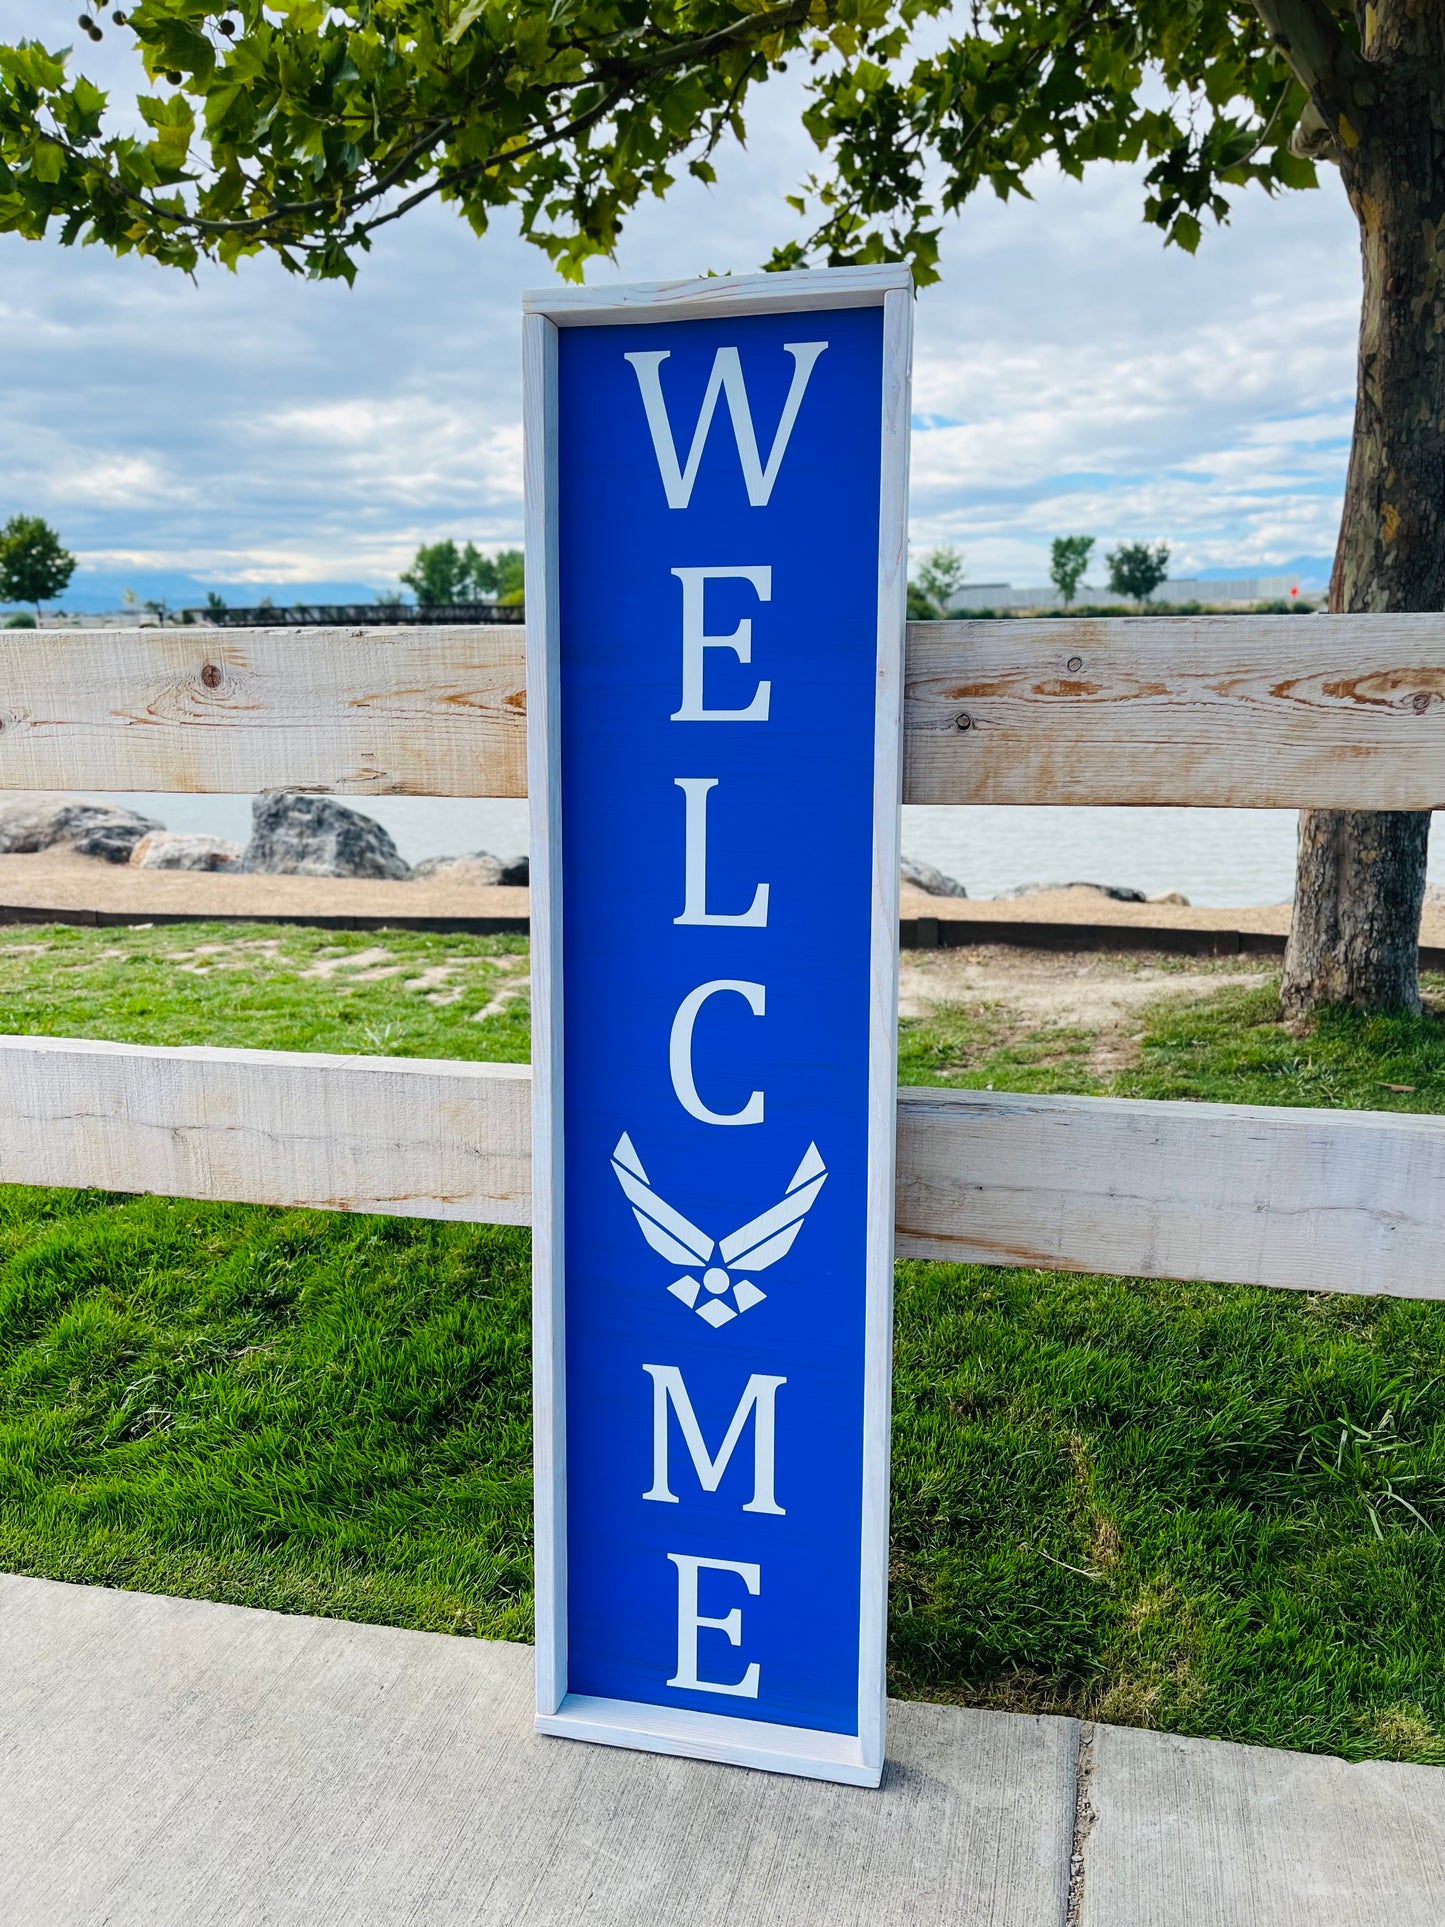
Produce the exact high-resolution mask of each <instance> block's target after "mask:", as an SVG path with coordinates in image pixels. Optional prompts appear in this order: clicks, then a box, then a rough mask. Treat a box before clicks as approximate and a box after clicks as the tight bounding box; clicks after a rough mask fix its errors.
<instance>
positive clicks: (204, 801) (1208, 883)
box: [97, 795, 1445, 905]
mask: <svg viewBox="0 0 1445 1927" xmlns="http://www.w3.org/2000/svg"><path fill="white" fill-rule="evenodd" d="M97 800H101V799H99V798H97ZM104 800H105V801H108V802H115V803H120V804H128V805H129V807H130V808H132V809H137V810H143V811H144V812H145V814H146V815H148V816H155V817H159V819H160V820H161V822H163V823H164V824H165V825H166V826H167V827H168V828H169V829H173V830H209V831H210V832H211V833H212V834H214V835H216V836H229V837H234V838H235V840H236V841H237V842H238V843H244V842H245V840H246V838H247V836H248V835H249V834H250V824H251V808H250V799H249V798H248V797H244V796H147V795H131V796H118V795H117V796H110V797H106V798H105V799H104ZM345 800H346V801H348V802H349V803H351V804H352V806H353V807H355V808H357V809H362V810H365V811H366V813H367V814H368V815H369V816H374V817H375V818H376V819H377V821H378V822H380V823H382V824H384V825H385V826H386V828H387V829H388V830H389V831H390V832H391V834H392V836H393V837H394V838H395V840H396V845H397V848H398V849H399V850H400V851H401V853H402V855H403V856H404V857H405V858H406V859H407V860H408V862H411V863H416V862H418V861H419V860H420V859H421V858H422V857H425V856H451V855H456V854H459V853H460V852H461V851H463V850H491V851H493V852H494V853H495V854H496V855H498V856H514V855H517V854H519V853H520V852H521V851H523V850H525V849H526V847H527V806H526V804H525V803H523V802H514V801H502V800H487V799H473V798H466V799H463V798H451V797H432V796H386V797H367V798H364V799H363V798H357V797H349V798H347V799H345ZM1294 842H1295V816H1294V812H1293V810H1160V809H1119V810H1097V809H1079V810H1064V809H1055V808H1045V807H1039V808H1021V809H1006V808H1001V807H994V806H992V805H979V806H977V807H973V806H969V807H962V808H947V809H945V808H936V807H933V806H928V805H915V804H910V805H909V806H908V807H906V808H905V809H904V812H903V847H904V849H905V850H906V851H907V853H908V854H909V855H910V856H914V857H920V858H922V859H923V860H924V861H925V862H927V863H935V864H937V866H938V868H939V869H940V870H943V871H946V872H947V874H948V875H949V876H954V877H957V878H958V880H959V881H960V882H961V883H962V884H964V885H965V887H966V888H967V890H968V893H969V895H970V896H975V897H992V896H999V895H1001V894H1002V893H1003V892H1004V891H1006V890H1011V889H1014V888H1016V887H1017V886H1018V885H1019V884H1024V883H1069V882H1075V881H1083V882H1088V883H1124V884H1131V885H1133V887H1134V888H1135V889H1139V890H1143V891H1145V892H1146V893H1148V894H1150V895H1152V894H1154V893H1155V892H1157V891H1161V890H1182V891H1183V892H1184V894H1185V896H1187V897H1188V898H1189V899H1190V901H1191V902H1193V903H1200V904H1220V905H1243V904H1251V903H1282V902H1283V901H1284V900H1285V899H1286V898H1287V897H1289V896H1290V894H1291V893H1292V891H1293V889H1294ZM1430 880H1431V882H1432V883H1441V884H1445V837H1440V836H1437V837H1435V838H1433V839H1432V849H1431V861H1430Z"/></svg>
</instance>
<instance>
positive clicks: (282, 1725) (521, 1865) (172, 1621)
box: [0, 1577, 1445, 1927]
mask: <svg viewBox="0 0 1445 1927" xmlns="http://www.w3.org/2000/svg"><path fill="white" fill-rule="evenodd" d="M531 1673H532V1669H531V1652H530V1649H528V1648H525V1647H520V1646H509V1645H502V1644H496V1643H490V1642H482V1641H477V1640H465V1639H446V1638H441V1637H437V1636H435V1635H432V1634H428V1633H405V1632H396V1631H393V1630H390V1629H388V1628H385V1627H379V1626H353V1625H348V1624H344V1623H342V1622H340V1621H335V1620H319V1619H302V1618H295V1617H289V1616H285V1615H280V1614H274V1613H262V1612H253V1611H249V1610H247V1609H245V1608H243V1607H235V1606H214V1605H206V1604H198V1603H196V1602H193V1601H187V1600H172V1599H159V1598H153V1597H151V1596H149V1595H146V1594H138V1593H120V1592H105V1591H101V1590H100V1589H98V1588H88V1587H73V1586H59V1585H52V1584H50V1583H48V1582H46V1581H43V1580H35V1579H15V1578H3V1577H0V1921H3V1922H4V1927H212V1923H214V1927H262V1923H264V1924H265V1927H291V1924H292V1923H295V1927H303V1923H304V1927H341V1924H342V1923H345V1924H346V1927H402V1923H405V1924H406V1927H453V1923H456V1924H460V1923H469V1924H470V1923H477V1924H478V1927H481V1924H483V1923H484V1924H485V1927H504V1924H505V1927H571V1924H572V1923H576V1922H587V1923H589V1924H590V1923H597V1927H614V1924H615V1927H702V1924H703V1923H704V1922H706V1923H723V1922H725V1923H727V1927H755V1924H756V1927H847V1923H850V1922H864V1921H866V1922H869V1923H870V1924H871V1927H934V1923H937V1924H938V1927H944V1923H947V1927H1440V1923H1441V1922H1442V1921H1445V1773H1442V1772H1438V1771H1436V1770H1435V1769H1433V1768H1429V1767H1407V1766H1353V1767H1352V1766H1345V1765H1342V1764H1341V1763H1340V1762H1338V1761H1335V1760H1329V1759H1316V1758H1310V1757H1306V1756H1304V1755H1299V1754H1290V1753H1272V1752H1266V1751H1263V1750H1260V1749H1255V1748H1249V1747H1236V1746H1219V1745H1213V1744H1210V1743H1209V1742H1207V1741H1196V1740H1175V1739H1169V1738H1166V1737H1163V1736H1160V1735H1157V1734H1149V1733H1138V1732H1132V1731H1128V1730H1125V1729H1123V1728H1117V1727H1090V1726H1084V1727H1080V1726H1079V1725H1078V1724H1077V1723H1076V1722H1074V1721H1072V1720H1056V1719H1032V1718H1022V1717H1018V1716H1015V1715H1011V1714H1001V1713H976V1712H967V1711H962V1710H960V1709H958V1708H955V1707H943V1706H923V1705H902V1704H900V1705H895V1706H894V1707H893V1709H892V1712H891V1724H890V1745H889V1758H890V1765H889V1769H888V1772H887V1775H886V1777H885V1779H884V1783H883V1787H882V1789H881V1791H879V1792H877V1793H873V1792H865V1791H860V1790H857V1789H850V1788H842V1787H828V1786H822V1785H819V1784H816V1783H813V1782H808V1781H802V1780H787V1779H778V1778H773V1777H771V1776H769V1775H765V1774H754V1773H747V1772H743V1771H740V1770H738V1769H735V1768H731V1767H718V1766H710V1765H704V1764H700V1763H697V1762H691V1761H683V1760H667V1759H660V1758H657V1757H654V1756H651V1755H646V1754H636V1753H623V1752H617V1751H614V1750H612V1749H609V1748H602V1747H592V1746H585V1745H580V1744H577V1743H574V1742H568V1741H563V1740H545V1739H539V1738H537V1737H536V1736H535V1735H534V1734H533V1733H532V1731H531V1690H532V1677H531Z"/></svg>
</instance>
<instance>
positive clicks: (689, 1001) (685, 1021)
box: [668, 977, 768, 1124]
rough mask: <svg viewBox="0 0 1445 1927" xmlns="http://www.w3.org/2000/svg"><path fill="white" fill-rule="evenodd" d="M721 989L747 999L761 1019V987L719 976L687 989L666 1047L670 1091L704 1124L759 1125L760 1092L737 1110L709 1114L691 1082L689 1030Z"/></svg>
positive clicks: (764, 1000) (764, 992)
mask: <svg viewBox="0 0 1445 1927" xmlns="http://www.w3.org/2000/svg"><path fill="white" fill-rule="evenodd" d="M720 990H735V991H736V992H737V994H738V996H739V997H744V998H746V999H747V1005H748V1009H749V1010H750V1011H751V1012H752V1013H753V1015H754V1017H761V1016H762V1015H763V1013H764V1010H765V1008H766V1004H767V995H768V993H767V990H766V989H765V987H764V986H763V985H762V984H749V983H743V982H740V981H739V980H738V979H737V978H734V977H718V978H716V979H715V980H714V981H713V982H712V983H710V984H699V985H698V987H697V989H696V990H690V991H689V992H688V993H687V995H686V996H685V997H684V998H683V1000H682V1002H681V1003H680V1004H679V1005H678V1007H677V1015H676V1017H674V1018H673V1020H672V1039H671V1042H670V1043H669V1045H668V1065H669V1068H670V1069H671V1071H672V1088H673V1089H674V1090H675V1091H676V1092H677V1101H678V1103H679V1104H681V1106H682V1108H683V1109H684V1110H685V1111H686V1112H687V1114H688V1116H689V1117H695V1118H697V1119H698V1120H699V1121H700V1122H701V1123H703V1124H761V1123H762V1121H763V1094H762V1092H761V1091H754V1092H753V1094H752V1096H751V1097H750V1098H749V1099H748V1101H747V1103H746V1104H744V1106H743V1108H742V1109H741V1110H740V1111H729V1112H727V1113H724V1112H721V1111H710V1110H709V1109H708V1108H707V1106H706V1104H704V1103H703V1101H702V1099H701V1098H700V1097H699V1096H698V1094H697V1085H696V1084H695V1083H694V1082H693V1075H692V1027H693V1025H694V1024H695V1023H696V1022H697V1014H698V1012H699V1011H700V1010H701V1009H702V1007H703V1005H704V1004H705V1003H706V1002H707V1000H708V998H709V997H715V996H716V995H717V994H718V992H719V991H720Z"/></svg>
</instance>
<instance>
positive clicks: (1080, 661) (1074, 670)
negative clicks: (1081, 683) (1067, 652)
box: [1064, 656, 1084, 676]
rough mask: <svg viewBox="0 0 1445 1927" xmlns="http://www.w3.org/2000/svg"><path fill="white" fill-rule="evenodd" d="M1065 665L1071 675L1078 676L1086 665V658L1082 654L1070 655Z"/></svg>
mask: <svg viewBox="0 0 1445 1927" xmlns="http://www.w3.org/2000/svg"><path fill="white" fill-rule="evenodd" d="M1064 666H1065V668H1066V669H1067V670H1068V672H1069V674H1070V675H1071V676H1077V675H1078V673H1079V671H1080V670H1081V669H1082V668H1083V666H1084V658H1083V657H1082V656H1070V657H1069V660H1068V662H1067V663H1066V664H1065V665H1064Z"/></svg>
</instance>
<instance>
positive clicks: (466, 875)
mask: <svg viewBox="0 0 1445 1927" xmlns="http://www.w3.org/2000/svg"><path fill="white" fill-rule="evenodd" d="M411 880H412V882H413V883H462V884H470V885H472V886H473V887H478V886H480V887H482V888H486V887H488V886H490V885H493V884H497V883H500V882H501V880H502V859H501V858H500V857H499V856H492V855H491V854H490V853H489V852H488V851H486V850H473V851H472V853H471V855H470V856H425V857H423V858H422V860H421V862H420V863H414V864H413V865H412V868H411Z"/></svg>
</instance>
